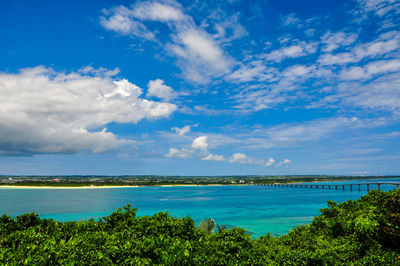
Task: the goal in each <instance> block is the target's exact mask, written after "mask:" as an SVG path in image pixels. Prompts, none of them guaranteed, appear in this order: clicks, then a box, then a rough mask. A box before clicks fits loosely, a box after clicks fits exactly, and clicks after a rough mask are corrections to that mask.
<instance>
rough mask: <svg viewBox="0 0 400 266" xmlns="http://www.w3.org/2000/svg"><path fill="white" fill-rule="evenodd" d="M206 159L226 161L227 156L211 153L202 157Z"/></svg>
mask: <svg viewBox="0 0 400 266" xmlns="http://www.w3.org/2000/svg"><path fill="white" fill-rule="evenodd" d="M201 159H202V160H204V161H225V157H224V156H222V155H218V154H211V153H209V154H208V155H207V156H205V157H203V158H201Z"/></svg>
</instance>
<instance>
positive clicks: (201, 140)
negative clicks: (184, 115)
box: [192, 136, 208, 151]
mask: <svg viewBox="0 0 400 266" xmlns="http://www.w3.org/2000/svg"><path fill="white" fill-rule="evenodd" d="M192 148H193V149H199V150H202V151H207V149H208V144H207V136H200V137H197V138H195V139H194V140H193V142H192Z"/></svg>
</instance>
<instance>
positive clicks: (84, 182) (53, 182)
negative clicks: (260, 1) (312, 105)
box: [0, 175, 400, 187]
mask: <svg viewBox="0 0 400 266" xmlns="http://www.w3.org/2000/svg"><path fill="white" fill-rule="evenodd" d="M399 177H400V176H341V175H287V176H286V175H277V176H262V175H244V176H162V175H132V176H130V175H127V176H87V175H82V176H80V175H73V176H70V175H68V176H9V175H3V176H0V186H10V185H11V186H43V187H45V186H46V187H47V186H51V187H87V186H89V187H90V186H96V187H97V186H160V185H245V184H268V183H298V182H328V181H342V180H343V181H344V180H355V179H386V178H399Z"/></svg>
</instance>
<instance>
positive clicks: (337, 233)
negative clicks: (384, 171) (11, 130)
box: [0, 191, 400, 265]
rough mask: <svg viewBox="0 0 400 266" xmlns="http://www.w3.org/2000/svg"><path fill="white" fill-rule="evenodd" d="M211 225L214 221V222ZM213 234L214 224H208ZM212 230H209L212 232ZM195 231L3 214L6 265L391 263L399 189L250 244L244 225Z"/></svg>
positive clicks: (333, 207)
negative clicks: (63, 221) (279, 235)
mask: <svg viewBox="0 0 400 266" xmlns="http://www.w3.org/2000/svg"><path fill="white" fill-rule="evenodd" d="M209 221H211V220H209ZM211 225H212V226H211ZM208 227H209V228H211V229H214V228H215V224H214V223H211V222H210V226H208ZM208 227H207V228H208ZM212 231H213V230H204V228H203V229H200V228H197V227H196V225H195V223H194V221H193V220H192V219H191V218H189V217H186V218H181V219H178V218H174V217H171V216H169V215H167V214H166V213H157V214H155V215H154V216H151V217H150V216H144V217H137V216H136V209H132V208H131V207H130V206H129V205H128V206H125V207H123V208H122V209H118V210H116V211H115V212H114V213H112V214H111V215H109V216H107V217H104V218H103V219H100V220H99V221H94V220H89V221H81V222H65V223H61V222H57V221H53V220H49V219H40V218H39V217H38V215H36V214H34V213H29V214H23V215H21V216H18V217H16V218H12V217H9V216H7V215H3V216H1V217H0V262H1V264H9V265H15V264H25V265H49V264H51V265H64V264H67V265H111V264H118V265H125V264H132V265H149V264H163V265H183V264H184V265H188V264H189V265H246V264H249V265H337V264H354V265H361V264H363V265H364V264H367V265H394V264H396V263H397V261H398V257H399V255H400V245H399V243H400V192H399V191H390V192H380V191H372V192H370V193H368V195H366V196H363V197H362V198H361V199H359V200H356V201H353V200H349V201H347V202H343V203H341V204H338V203H336V202H332V201H330V202H328V208H325V209H321V215H319V216H317V217H315V218H314V219H313V221H312V222H311V224H309V225H303V226H298V227H295V228H294V229H293V230H291V231H290V232H289V233H288V234H286V235H282V236H281V237H272V236H271V235H270V234H267V235H266V236H263V237H260V238H258V239H251V237H250V236H249V235H248V234H246V231H245V230H243V229H240V228H234V229H230V230H228V229H223V228H221V229H220V230H218V232H217V233H212Z"/></svg>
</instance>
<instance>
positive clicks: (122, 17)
mask: <svg viewBox="0 0 400 266" xmlns="http://www.w3.org/2000/svg"><path fill="white" fill-rule="evenodd" d="M103 13H104V15H105V16H101V17H100V25H101V26H103V27H104V28H105V29H107V30H110V31H115V32H117V33H119V34H121V35H131V36H137V37H140V38H143V39H146V40H153V41H154V40H155V36H154V34H153V33H152V32H151V31H149V30H148V29H147V28H146V26H145V25H144V24H143V23H141V22H139V21H137V20H134V19H132V18H131V16H130V15H131V11H130V10H129V9H127V8H126V7H124V6H121V7H117V8H114V9H112V10H103Z"/></svg>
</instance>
